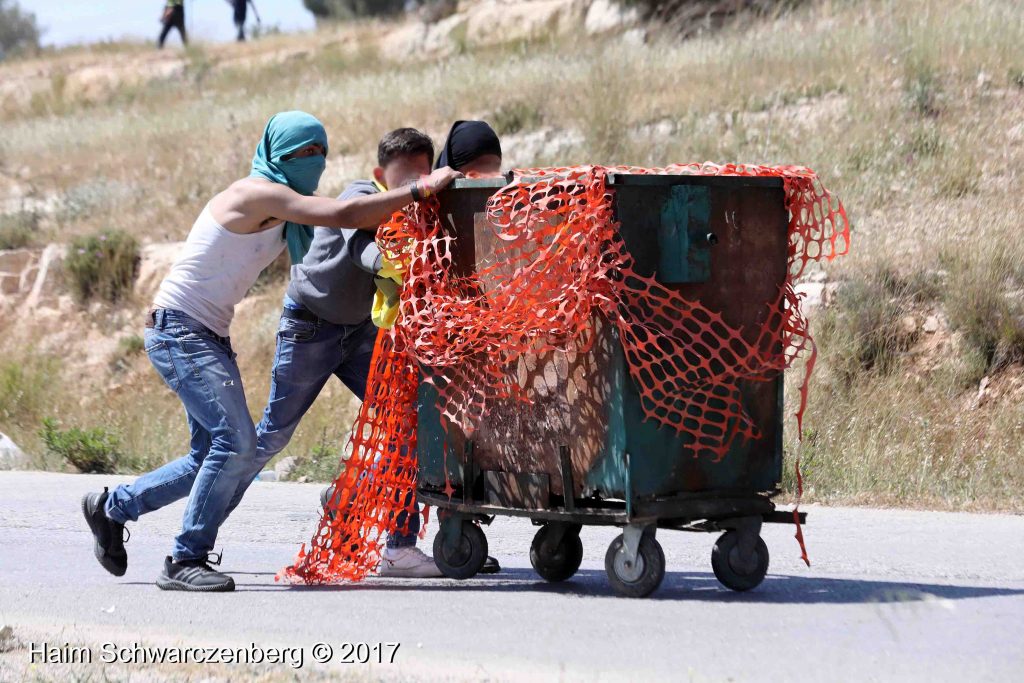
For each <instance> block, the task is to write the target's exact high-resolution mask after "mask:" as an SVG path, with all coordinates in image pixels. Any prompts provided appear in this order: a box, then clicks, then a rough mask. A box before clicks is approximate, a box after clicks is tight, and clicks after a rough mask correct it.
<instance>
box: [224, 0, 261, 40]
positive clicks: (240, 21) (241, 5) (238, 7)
mask: <svg viewBox="0 0 1024 683" xmlns="http://www.w3.org/2000/svg"><path fill="white" fill-rule="evenodd" d="M228 2H230V3H231V6H232V7H234V9H235V28H237V29H238V38H237V40H238V42H240V43H241V42H244V41H245V15H246V11H247V10H248V9H249V5H252V13H253V14H255V15H256V22H257V23H260V13H259V12H257V11H256V3H255V2H253V0H228Z"/></svg>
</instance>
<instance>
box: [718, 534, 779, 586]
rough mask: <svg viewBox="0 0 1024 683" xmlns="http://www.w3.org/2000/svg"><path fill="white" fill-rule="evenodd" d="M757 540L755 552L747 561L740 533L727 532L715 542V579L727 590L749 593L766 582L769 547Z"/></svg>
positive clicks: (757, 538) (761, 539) (757, 537)
mask: <svg viewBox="0 0 1024 683" xmlns="http://www.w3.org/2000/svg"><path fill="white" fill-rule="evenodd" d="M755 538H756V540H755V541H754V543H753V548H752V550H753V552H752V553H751V554H750V555H751V556H750V557H748V558H746V560H745V561H744V558H743V556H742V554H741V552H740V548H739V542H740V533H739V532H738V531H735V530H731V531H727V532H725V533H724V534H722V535H721V536H719V537H718V540H717V541H715V547H714V548H713V549H712V550H711V568H712V569H713V570H714V572H715V578H717V579H718V580H719V582H721V584H722V585H723V586H725V587H726V588H731V589H732V590H734V591H748V590H750V589H752V588H756V587H757V586H759V585H761V582H762V581H764V577H765V574H767V573H768V546H767V545H765V542H764V539H763V538H761V537H760V536H756V537H755Z"/></svg>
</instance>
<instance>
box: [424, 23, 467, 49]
mask: <svg viewBox="0 0 1024 683" xmlns="http://www.w3.org/2000/svg"><path fill="white" fill-rule="evenodd" d="M468 23H469V18H468V17H467V16H466V15H464V14H453V15H451V16H449V17H445V18H444V19H442V20H441V21H439V22H437V23H436V24H431V25H430V27H429V28H428V29H427V33H426V36H424V38H423V50H424V51H426V52H430V53H439V54H449V53H451V52H453V51H454V50H455V49H456V48H457V47H458V46H459V44H460V43H461V42H464V41H465V40H466V27H467V24H468Z"/></svg>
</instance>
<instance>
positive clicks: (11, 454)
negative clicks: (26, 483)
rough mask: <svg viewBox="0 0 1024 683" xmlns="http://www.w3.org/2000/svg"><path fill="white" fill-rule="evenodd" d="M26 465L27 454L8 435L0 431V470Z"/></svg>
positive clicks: (15, 468)
mask: <svg viewBox="0 0 1024 683" xmlns="http://www.w3.org/2000/svg"><path fill="white" fill-rule="evenodd" d="M26 467H28V456H27V455H25V452H24V451H23V450H21V449H20V448H18V444H16V443H14V442H13V441H12V440H11V438H10V437H9V436H7V435H6V434H4V433H3V432H0V470H20V469H24V468H26Z"/></svg>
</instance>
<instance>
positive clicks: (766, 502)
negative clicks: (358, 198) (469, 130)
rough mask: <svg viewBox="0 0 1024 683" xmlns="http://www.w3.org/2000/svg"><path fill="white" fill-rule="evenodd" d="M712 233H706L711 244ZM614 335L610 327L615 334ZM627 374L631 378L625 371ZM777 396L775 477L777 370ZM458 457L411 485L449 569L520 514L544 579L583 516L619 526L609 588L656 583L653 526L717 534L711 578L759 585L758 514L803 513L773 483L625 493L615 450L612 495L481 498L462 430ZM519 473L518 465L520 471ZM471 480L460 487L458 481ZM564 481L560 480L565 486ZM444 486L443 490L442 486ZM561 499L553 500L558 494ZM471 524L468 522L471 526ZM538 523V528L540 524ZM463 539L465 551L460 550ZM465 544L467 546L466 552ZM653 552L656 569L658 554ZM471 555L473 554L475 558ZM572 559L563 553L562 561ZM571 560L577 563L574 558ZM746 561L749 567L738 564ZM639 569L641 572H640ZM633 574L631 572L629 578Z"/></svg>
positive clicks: (628, 482) (712, 182)
mask: <svg viewBox="0 0 1024 683" xmlns="http://www.w3.org/2000/svg"><path fill="white" fill-rule="evenodd" d="M685 178H686V181H687V182H686V184H690V185H696V186H705V187H723V186H726V187H730V188H736V187H761V188H782V186H783V183H782V180H781V179H780V178H774V177H737V176H685ZM664 179H665V176H659V175H633V174H616V173H609V175H608V179H607V182H608V184H609V185H610V186H611V187H615V186H645V185H656V184H659V183H662V184H663V183H664ZM538 180H542V178H530V177H523V178H520V179H519V182H523V183H529V182H535V181H538ZM512 181H513V177H512V174H511V173H509V174H508V175H507V176H506V177H504V178H476V179H462V180H457V181H455V182H454V183H453V184H452V186H451V189H455V190H458V189H493V190H495V191H496V190H498V189H500V188H501V187H503V186H504V185H506V184H508V183H510V182H512ZM714 238H715V236H714V235H713V234H712V233H708V240H709V243H710V244H714V243H715V241H712V240H713V239H714ZM616 337H617V335H616ZM627 380H628V381H632V378H631V377H628V376H627ZM774 381H775V382H777V386H778V388H777V395H778V399H777V400H778V405H777V408H776V411H777V412H776V415H777V416H778V421H779V423H778V426H777V431H776V433H775V439H774V441H775V443H774V448H775V449H776V450H777V453H778V458H779V472H780V474H779V477H780V478H781V460H782V439H783V430H782V424H781V423H782V414H783V405H782V402H783V384H784V382H783V377H782V376H781V375H780V377H778V378H776V379H775V380H774ZM463 450H464V452H463V453H462V457H461V459H460V460H461V462H460V463H459V464H460V465H461V467H460V468H459V469H460V470H461V474H462V476H461V478H460V479H461V481H459V482H458V483H455V482H452V483H450V484H449V485H448V486H450V487H451V488H450V490H448V491H446V492H438V491H437V489H436V487H430V488H424V487H422V486H420V487H418V491H417V498H418V500H419V502H420V503H423V504H427V505H433V506H435V507H436V508H437V509H438V516H439V519H440V530H439V532H438V534H437V537H436V538H435V541H434V557H435V561H436V562H437V564H438V567H439V568H440V569H441V570H442V572H444V573H445V574H446V575H447V576H449V577H452V578H460V579H462V578H469V577H471V576H473V575H475V574H476V573H477V571H479V569H480V566H482V560H480V566H477V567H472V566H471V567H465V566H462V565H459V566H455V565H454V564H453V563H452V562H449V561H448V560H449V559H450V558H452V557H461V556H464V555H467V554H468V555H472V556H473V557H474V558H479V557H481V552H480V548H479V547H473V546H474V545H475V546H479V545H480V543H482V544H483V554H482V557H484V558H485V557H486V537H484V536H483V534H482V532H481V531H480V530H479V526H480V525H489V524H490V523H491V522H492V521H493V520H494V518H495V517H496V516H499V515H500V516H511V517H526V518H529V519H530V520H531V521H532V522H533V524H534V525H535V526H540V527H541V529H540V531H539V532H538V534H537V537H535V539H534V544H533V547H531V553H530V555H531V561H532V562H533V564H534V567H535V568H536V569H537V570H538V572H539V573H541V575H542V576H543V577H544V578H548V580H564V579H565V578H568V576H571V575H572V573H573V572H574V571H575V568H573V569H572V571H570V572H568V576H562V574H565V572H564V571H563V572H560V573H559V572H556V574H558V578H557V579H552V578H550V577H549V576H547V575H546V574H545V572H544V571H542V568H541V567H540V566H538V560H537V559H535V556H536V557H537V558H543V556H544V555H545V554H547V555H553V554H554V555H557V552H556V551H557V550H558V548H561V547H563V545H564V544H565V543H566V539H570V540H571V538H572V535H573V534H574V533H575V535H576V543H578V533H579V529H580V527H581V526H583V525H587V526H591V525H595V526H617V527H622V528H623V534H622V535H621V536H620V537H619V538H617V539H616V540H615V541H614V542H613V543H612V545H611V547H609V552H608V554H607V555H606V558H605V568H606V570H607V572H608V575H609V579H610V580H611V583H612V585H613V587H614V588H615V589H616V590H617V592H619V593H620V594H623V595H627V596H631V597H644V596H646V595H648V594H650V592H652V591H653V590H655V589H656V588H657V586H658V585H659V584H660V582H661V579H662V578H663V575H664V555H663V553H662V551H661V549H660V546H658V544H657V542H656V540H655V533H656V531H657V530H658V529H672V530H678V531H691V532H719V531H724V532H725V533H724V534H723V535H722V536H721V537H720V538H719V539H718V541H717V542H716V544H715V549H714V550H713V552H712V567H713V569H714V571H715V575H716V577H718V579H719V580H720V581H721V582H722V583H723V584H724V585H726V586H727V587H729V588H732V589H734V590H749V589H750V588H753V587H755V586H757V585H758V584H760V582H761V581H762V580H763V578H764V575H765V574H766V572H767V566H768V555H767V548H766V547H765V546H764V542H763V540H762V539H761V538H760V530H761V525H762V524H763V523H789V524H793V523H801V524H802V523H804V522H805V521H806V513H796V512H794V511H782V510H777V509H776V506H775V504H774V502H773V501H772V498H773V497H774V496H776V495H777V494H778V493H779V488H778V482H777V481H776V483H775V485H774V487H773V488H771V489H770V490H766V491H760V492H751V490H749V489H741V490H731V489H721V488H719V489H714V490H707V491H696V492H680V493H676V494H673V495H669V496H659V495H648V496H636V495H635V494H634V489H633V482H632V476H631V454H630V453H629V452H628V451H626V452H624V453H623V459H624V463H623V464H624V470H625V495H624V499H623V500H618V499H615V498H577V497H576V496H575V495H567V494H565V493H563V495H562V496H558V495H557V494H551V495H550V499H551V501H552V504H549V505H548V506H546V507H543V508H528V507H515V506H510V505H496V504H493V503H491V502H487V501H486V496H487V491H486V490H483V496H484V498H483V499H481V498H480V497H478V496H477V495H476V493H475V489H483V488H484V486H483V484H484V482H483V478H482V477H481V476H480V473H481V470H480V469H479V468H478V467H477V465H476V463H475V460H474V457H473V451H474V444H473V440H472V439H471V438H470V439H468V440H467V441H466V442H465V448H464V449H463ZM570 456H571V452H570V448H569V446H568V445H566V444H561V445H560V446H559V461H560V468H559V469H560V474H561V477H562V482H563V483H562V489H563V492H574V488H573V485H572V482H573V473H572V467H571V459H570ZM523 474H526V473H523ZM465 481H469V482H471V483H470V485H469V486H466V485H464V484H463V482H465ZM567 484H568V485H567ZM448 493H450V494H451V495H448ZM559 498H560V499H561V504H560V505H558V504H556V503H557V501H558V499H559ZM474 526H475V527H476V528H475V529H474V528H471V527H474ZM545 530H547V531H545ZM467 547H468V548H469V550H467ZM470 551H472V552H470ZM658 555H660V556H661V557H660V568H659V566H657V565H659V562H658ZM473 562H476V560H475V559H474V560H473ZM570 562H571V560H570ZM577 567H578V564H577ZM745 570H749V571H745ZM645 572H646V574H645ZM631 576H632V577H638V578H636V579H635V580H633V581H630V580H627V579H629V578H630V577H631Z"/></svg>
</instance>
